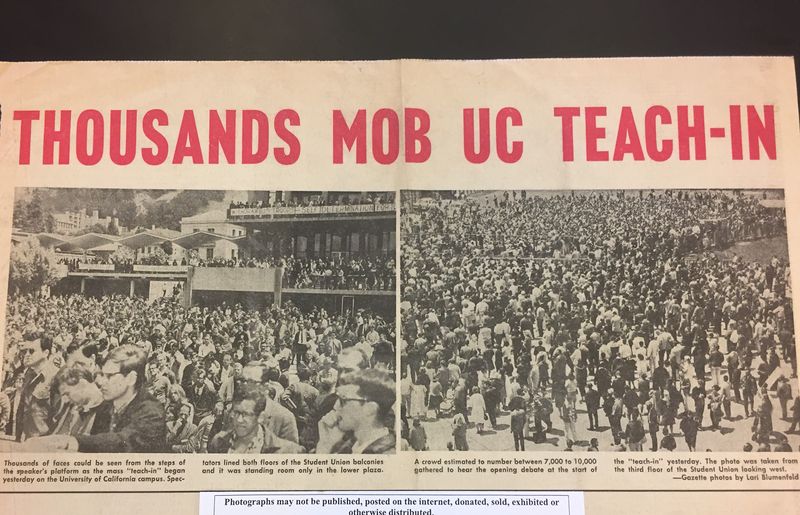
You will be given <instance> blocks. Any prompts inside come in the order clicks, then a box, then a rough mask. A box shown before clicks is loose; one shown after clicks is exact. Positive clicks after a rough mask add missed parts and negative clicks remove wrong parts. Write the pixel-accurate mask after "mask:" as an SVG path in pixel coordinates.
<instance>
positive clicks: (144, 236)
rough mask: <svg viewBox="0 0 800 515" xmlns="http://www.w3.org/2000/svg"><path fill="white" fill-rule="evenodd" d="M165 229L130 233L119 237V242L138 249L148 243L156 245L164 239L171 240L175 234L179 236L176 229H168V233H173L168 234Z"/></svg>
mask: <svg viewBox="0 0 800 515" xmlns="http://www.w3.org/2000/svg"><path fill="white" fill-rule="evenodd" d="M167 231H168V229H156V230H149V231H144V232H140V233H136V234H131V235H130V236H125V237H124V238H122V239H120V240H119V242H120V243H121V244H122V245H125V246H126V247H130V248H132V249H140V248H142V247H148V246H150V245H158V244H160V243H164V242H165V241H172V240H173V239H174V238H176V237H177V236H180V233H179V232H177V231H169V233H174V234H169V233H168V232H167Z"/></svg>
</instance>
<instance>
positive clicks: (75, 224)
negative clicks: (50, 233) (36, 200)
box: [53, 208, 125, 234]
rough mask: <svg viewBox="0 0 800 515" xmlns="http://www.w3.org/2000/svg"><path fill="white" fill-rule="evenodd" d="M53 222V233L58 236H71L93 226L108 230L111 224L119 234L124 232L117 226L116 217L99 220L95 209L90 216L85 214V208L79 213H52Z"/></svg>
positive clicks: (122, 228)
mask: <svg viewBox="0 0 800 515" xmlns="http://www.w3.org/2000/svg"><path fill="white" fill-rule="evenodd" d="M53 220H55V232H57V233H59V234H71V233H74V232H77V231H81V230H83V229H88V228H90V227H94V226H95V225H100V226H102V227H104V228H105V229H106V230H108V227H109V225H111V224H112V222H113V223H114V224H115V225H116V226H117V227H118V228H119V230H120V232H125V228H124V227H120V226H119V219H118V218H117V217H115V216H114V217H111V216H106V217H103V218H100V211H99V210H97V209H95V210H93V211H92V214H91V215H89V214H87V212H86V209H85V208H83V209H81V210H80V211H67V212H65V213H54V214H53Z"/></svg>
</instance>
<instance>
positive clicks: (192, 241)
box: [172, 231, 233, 249]
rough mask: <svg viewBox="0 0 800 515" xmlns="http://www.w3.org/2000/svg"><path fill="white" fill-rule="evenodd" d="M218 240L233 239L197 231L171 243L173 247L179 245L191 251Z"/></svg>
mask: <svg viewBox="0 0 800 515" xmlns="http://www.w3.org/2000/svg"><path fill="white" fill-rule="evenodd" d="M219 240H228V241H233V238H229V237H227V236H225V235H222V234H217V233H213V232H206V231H198V232H192V233H188V234H184V235H183V236H179V237H178V238H175V239H174V240H172V243H174V244H175V245H180V246H181V247H183V248H185V249H193V248H196V247H200V246H203V245H208V244H210V243H215V242H217V241H219Z"/></svg>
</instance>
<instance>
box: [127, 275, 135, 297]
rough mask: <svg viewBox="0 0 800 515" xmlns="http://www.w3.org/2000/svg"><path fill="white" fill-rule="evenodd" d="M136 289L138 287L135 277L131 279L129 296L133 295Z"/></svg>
mask: <svg viewBox="0 0 800 515" xmlns="http://www.w3.org/2000/svg"><path fill="white" fill-rule="evenodd" d="M135 289H136V283H135V282H134V281H133V279H131V289H130V293H129V294H128V297H133V292H134V290H135Z"/></svg>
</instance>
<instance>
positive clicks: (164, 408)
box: [0, 295, 395, 453]
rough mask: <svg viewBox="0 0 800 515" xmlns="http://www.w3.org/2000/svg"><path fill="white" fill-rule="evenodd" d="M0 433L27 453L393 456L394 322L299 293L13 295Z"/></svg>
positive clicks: (7, 338)
mask: <svg viewBox="0 0 800 515" xmlns="http://www.w3.org/2000/svg"><path fill="white" fill-rule="evenodd" d="M6 327H7V329H6V335H5V336H6V338H5V341H6V345H7V347H6V351H5V353H4V357H5V362H4V366H3V378H2V379H3V391H2V393H0V430H2V431H3V432H5V433H6V434H7V435H9V436H13V437H15V438H16V440H17V441H19V442H23V443H22V447H21V449H22V450H32V451H37V450H38V451H41V450H78V451H85V452H185V453H204V452H238V453H261V452H318V453H347V452H356V453H386V452H393V451H394V448H395V439H394V433H393V429H394V422H393V419H394V403H395V389H394V384H395V383H394V373H393V371H392V369H393V368H394V359H395V358H394V356H395V353H394V343H393V342H394V334H393V333H394V328H393V325H392V324H390V323H387V322H385V321H384V320H382V319H381V318H380V317H377V316H375V315H373V314H371V313H370V312H368V311H359V312H357V313H352V314H347V315H346V316H337V315H332V314H328V313H326V312H325V311H324V310H321V309H314V310H312V311H310V312H303V311H301V310H300V309H298V308H297V307H295V306H293V305H292V304H291V303H285V304H284V305H282V306H281V307H277V306H272V307H270V308H269V309H267V310H259V311H257V310H252V309H246V308H244V307H242V306H240V305H225V304H223V305H221V306H219V307H215V308H208V307H204V308H200V307H193V308H185V307H183V306H182V305H181V304H180V303H179V301H178V300H177V299H174V298H170V297H164V298H161V299H158V300H156V301H153V302H150V303H148V302H147V301H146V300H144V299H141V298H136V297H122V296H109V297H101V298H91V297H85V296H82V295H72V296H66V297H39V296H17V297H12V298H9V302H8V311H7V324H6Z"/></svg>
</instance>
